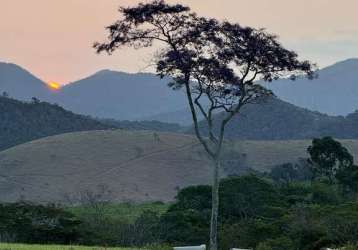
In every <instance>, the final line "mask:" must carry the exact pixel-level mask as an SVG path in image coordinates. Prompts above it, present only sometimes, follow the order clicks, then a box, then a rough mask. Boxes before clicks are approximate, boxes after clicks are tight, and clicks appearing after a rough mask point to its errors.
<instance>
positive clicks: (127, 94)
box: [0, 59, 358, 125]
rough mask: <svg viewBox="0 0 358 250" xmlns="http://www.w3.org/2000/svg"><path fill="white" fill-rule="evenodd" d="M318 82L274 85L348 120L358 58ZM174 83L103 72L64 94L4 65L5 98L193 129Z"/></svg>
mask: <svg viewBox="0 0 358 250" xmlns="http://www.w3.org/2000/svg"><path fill="white" fill-rule="evenodd" d="M317 73H318V75H319V77H318V79H315V80H306V79H303V78H298V79H297V80H296V81H290V80H286V79H281V80H278V81H275V82H272V83H270V84H268V85H267V86H268V87H269V88H271V89H272V90H273V91H274V93H275V94H276V96H277V97H278V98H280V99H282V100H284V101H286V102H289V103H292V104H294V105H296V106H299V107H303V108H307V109H310V110H313V111H319V112H321V113H324V114H329V115H344V116H345V115H347V114H349V113H352V112H354V111H355V110H356V109H357V108H358V59H348V60H345V61H342V62H338V63H336V64H334V65H332V66H329V67H326V68H323V69H321V70H319V71H318V72H317ZM168 81H169V80H168V79H159V78H158V77H157V76H156V75H154V74H150V73H138V74H128V73H124V72H117V71H111V70H102V71H99V72H97V73H95V74H93V75H91V76H89V77H87V78H84V79H82V80H79V81H75V82H73V83H70V84H67V85H65V86H64V87H62V88H61V89H60V90H58V91H52V90H50V89H49V88H48V87H47V86H46V84H45V83H44V82H42V81H41V80H40V79H39V78H37V77H35V76H33V75H32V74H31V73H29V72H28V71H26V70H25V69H22V68H21V67H19V66H17V65H14V64H8V63H0V93H1V92H4V91H5V92H7V93H8V94H9V95H10V96H11V97H14V98H16V99H20V100H29V99H30V98H31V97H37V98H38V99H40V100H44V101H48V102H50V103H58V104H59V105H61V106H63V107H64V108H66V109H68V110H70V111H73V112H75V113H79V114H84V115H91V116H93V117H98V118H112V119H117V120H158V121H163V122H175V123H181V124H184V125H189V124H190V122H191V118H190V114H189V113H188V112H187V103H186V99H185V97H184V94H183V93H182V91H180V90H178V91H173V90H172V89H170V88H169V87H168V86H167V84H166V83H167V82H168Z"/></svg>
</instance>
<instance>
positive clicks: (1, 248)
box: [0, 243, 171, 250]
mask: <svg viewBox="0 0 358 250" xmlns="http://www.w3.org/2000/svg"><path fill="white" fill-rule="evenodd" d="M168 249H171V248H170V247H168V246H156V245H154V246H149V247H142V248H138V247H130V248H129V247H96V246H91V247H85V246H69V245H67V246H65V245H39V244H33V245H32V244H10V243H0V250H168Z"/></svg>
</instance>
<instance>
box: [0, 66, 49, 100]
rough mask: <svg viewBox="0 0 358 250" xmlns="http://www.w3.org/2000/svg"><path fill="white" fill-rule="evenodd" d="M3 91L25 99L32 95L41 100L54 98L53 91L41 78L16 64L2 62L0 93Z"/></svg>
mask: <svg viewBox="0 0 358 250" xmlns="http://www.w3.org/2000/svg"><path fill="white" fill-rule="evenodd" d="M3 92H6V93H8V94H9V95H10V96H11V97H13V98H15V99H18V100H23V101H29V100H30V99H31V98H32V97H36V98H38V99H41V100H49V99H51V98H52V93H51V91H50V90H49V89H48V88H47V86H46V84H44V83H43V82H42V81H41V80H40V79H38V78H37V77H35V76H34V75H32V74H31V73H29V72H28V71H26V70H25V69H23V68H21V67H19V66H17V65H15V64H12V63H2V62H0V94H2V93H3Z"/></svg>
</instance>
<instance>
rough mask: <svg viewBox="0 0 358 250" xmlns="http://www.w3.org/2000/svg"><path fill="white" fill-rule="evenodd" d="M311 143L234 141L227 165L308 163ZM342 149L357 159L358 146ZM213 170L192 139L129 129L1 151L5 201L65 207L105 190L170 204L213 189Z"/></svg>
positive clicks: (65, 137) (118, 196) (59, 137)
mask: <svg viewBox="0 0 358 250" xmlns="http://www.w3.org/2000/svg"><path fill="white" fill-rule="evenodd" d="M309 143H310V142H309V141H276V142H272V141H271V142H266V141H244V142H233V143H232V144H230V147H228V148H230V151H226V152H225V154H224V157H225V161H224V165H225V164H226V161H227V162H228V163H229V164H230V166H235V167H239V166H240V168H244V167H245V166H243V165H246V166H251V167H253V168H255V169H258V170H262V169H265V168H267V167H269V166H272V165H275V164H280V163H284V162H292V161H295V160H297V157H305V156H306V153H305V149H306V148H307V146H308V144H309ZM343 143H344V145H346V146H348V148H349V149H350V150H351V152H352V153H353V154H354V155H355V156H358V142H357V141H343ZM235 160H236V161H238V160H239V161H240V162H235ZM210 170H211V168H210V164H209V162H208V161H207V159H206V157H205V155H204V154H203V152H202V150H201V146H200V145H198V143H197V141H196V139H195V138H194V137H192V136H188V135H181V134H173V133H153V132H138V131H136V132H134V131H132V132H130V131H123V130H116V131H113V130H112V131H110V130H108V131H90V132H77V133H67V134H63V135H57V136H52V137H47V138H43V139H40V140H36V141H32V142H29V143H26V144H22V145H19V146H16V147H13V148H11V149H8V150H5V151H3V152H0V200H1V201H14V200H17V199H20V198H23V199H28V200H32V201H42V202H48V201H52V202H54V201H63V200H64V197H65V196H66V194H70V195H76V194H78V193H79V192H80V191H81V190H82V191H83V190H92V189H95V188H96V186H97V185H99V184H106V185H107V186H108V187H109V188H110V189H111V190H112V191H113V193H114V194H115V195H116V196H115V197H114V199H115V200H117V201H147V200H164V201H168V200H172V199H173V197H174V196H175V195H176V193H177V190H178V188H182V187H185V186H188V185H194V184H205V183H210V180H211V171H210ZM231 170H232V169H231ZM228 172H229V171H227V172H225V173H224V174H228Z"/></svg>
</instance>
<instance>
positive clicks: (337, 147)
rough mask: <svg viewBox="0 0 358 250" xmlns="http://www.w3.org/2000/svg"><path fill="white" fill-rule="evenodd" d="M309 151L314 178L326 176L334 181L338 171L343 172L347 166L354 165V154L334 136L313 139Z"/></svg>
mask: <svg viewBox="0 0 358 250" xmlns="http://www.w3.org/2000/svg"><path fill="white" fill-rule="evenodd" d="M307 152H308V153H309V155H310V159H309V161H310V163H311V167H312V173H313V175H314V176H313V177H314V178H320V177H326V178H328V179H329V181H331V182H333V181H334V179H335V176H336V174H337V173H338V172H343V171H344V169H345V168H347V167H350V166H352V165H353V156H352V155H351V154H350V153H349V152H348V150H347V148H345V147H344V146H342V144H341V143H340V142H338V141H335V140H334V139H333V138H332V137H323V138H321V139H318V138H316V139H313V141H312V146H309V147H308V149H307Z"/></svg>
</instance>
